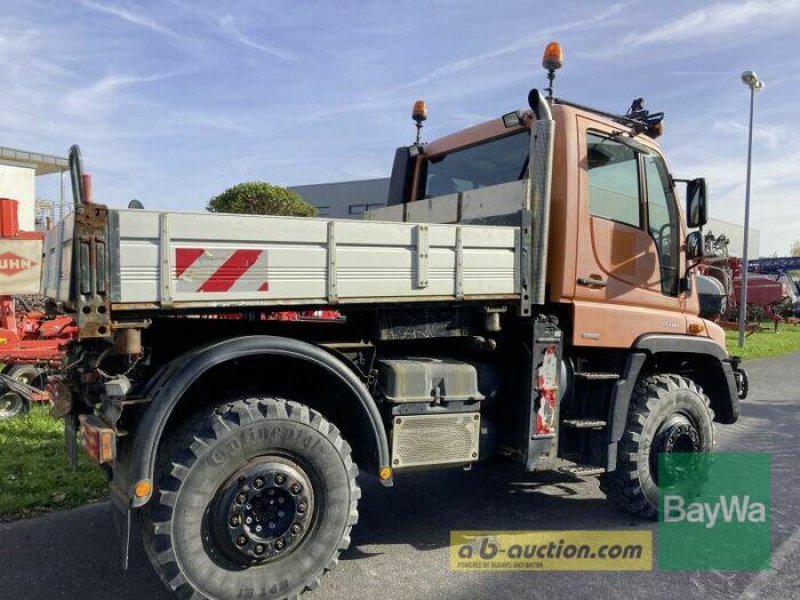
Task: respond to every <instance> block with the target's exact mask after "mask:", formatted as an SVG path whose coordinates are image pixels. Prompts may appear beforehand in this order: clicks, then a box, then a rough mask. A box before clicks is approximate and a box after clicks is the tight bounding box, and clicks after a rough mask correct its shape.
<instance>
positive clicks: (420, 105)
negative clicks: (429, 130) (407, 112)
mask: <svg viewBox="0 0 800 600" xmlns="http://www.w3.org/2000/svg"><path fill="white" fill-rule="evenodd" d="M411 118H412V119H414V120H415V121H417V122H418V123H419V122H421V121H424V120H425V119H427V118H428V107H427V106H425V101H424V100H417V101H416V102H414V108H413V109H412V110H411Z"/></svg>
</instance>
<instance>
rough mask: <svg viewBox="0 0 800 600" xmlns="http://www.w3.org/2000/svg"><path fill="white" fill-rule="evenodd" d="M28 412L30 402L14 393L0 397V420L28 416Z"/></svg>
mask: <svg viewBox="0 0 800 600" xmlns="http://www.w3.org/2000/svg"><path fill="white" fill-rule="evenodd" d="M30 410H31V404H30V402H28V400H27V399H25V398H23V397H22V396H20V395H19V394H17V393H16V392H6V393H5V394H3V395H1V396H0V419H13V418H14V417H19V416H20V415H26V414H28V413H29V412H30Z"/></svg>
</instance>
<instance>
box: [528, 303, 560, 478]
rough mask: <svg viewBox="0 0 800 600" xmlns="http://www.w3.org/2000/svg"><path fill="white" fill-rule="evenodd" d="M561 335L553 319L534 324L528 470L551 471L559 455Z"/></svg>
mask: <svg viewBox="0 0 800 600" xmlns="http://www.w3.org/2000/svg"><path fill="white" fill-rule="evenodd" d="M563 344H564V342H563V335H562V332H561V330H560V329H559V328H558V320H557V319H556V318H555V317H546V316H539V317H537V318H536V320H535V321H534V323H533V340H532V344H531V386H530V400H529V406H528V415H529V420H528V451H527V456H526V459H525V466H526V468H527V470H528V471H542V470H548V469H552V468H554V466H555V461H556V458H557V455H558V414H559V401H560V400H561V391H562V390H560V389H559V388H560V381H561V352H562V349H563Z"/></svg>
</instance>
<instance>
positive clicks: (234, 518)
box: [231, 515, 242, 527]
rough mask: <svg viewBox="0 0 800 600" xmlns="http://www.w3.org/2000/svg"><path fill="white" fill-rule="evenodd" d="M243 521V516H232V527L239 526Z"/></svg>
mask: <svg viewBox="0 0 800 600" xmlns="http://www.w3.org/2000/svg"><path fill="white" fill-rule="evenodd" d="M241 523H242V518H241V517H240V516H239V515H233V516H232V517H231V527H238V526H239V525H240V524H241Z"/></svg>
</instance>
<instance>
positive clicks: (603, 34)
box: [0, 0, 800, 254]
mask: <svg viewBox="0 0 800 600" xmlns="http://www.w3.org/2000/svg"><path fill="white" fill-rule="evenodd" d="M0 4H2V5H5V6H4V7H3V10H2V11H1V12H0V84H1V88H0V89H2V93H0V134H1V135H0V145H4V146H12V147H20V148H24V149H29V150H34V151H40V152H47V153H53V154H64V153H65V152H66V149H67V148H68V146H69V145H70V144H72V143H79V144H80V145H81V148H82V149H83V153H84V160H85V162H86V166H87V170H88V171H90V172H92V174H93V175H94V187H95V196H96V200H97V201H100V202H105V203H107V204H110V205H112V206H123V205H125V204H127V202H128V200H130V199H131V198H133V197H137V198H140V199H141V200H142V201H143V202H144V203H145V205H146V206H147V207H148V208H164V209H184V210H201V209H202V208H203V206H204V205H205V202H206V201H207V200H208V198H209V197H211V196H213V195H214V194H216V193H218V192H220V191H222V190H223V189H225V188H226V187H228V186H229V185H232V184H235V183H238V182H240V181H244V180H251V179H263V180H267V181H270V182H273V183H278V184H282V185H292V184H303V183H318V182H326V181H336V180H347V179H360V178H367V177H380V176H384V175H387V174H388V172H389V170H390V168H391V160H392V157H393V151H394V148H395V147H397V146H399V145H404V144H407V143H409V142H410V141H412V139H413V126H412V123H411V120H410V118H409V113H410V107H411V104H412V103H413V101H414V100H416V99H417V98H424V99H426V100H427V102H428V111H429V119H428V121H427V123H426V127H425V130H424V134H425V138H426V139H433V138H436V137H439V136H441V135H444V134H447V133H450V132H452V131H454V130H456V129H459V128H462V127H465V126H469V125H472V124H475V123H478V122H481V121H483V120H486V119H490V118H493V117H496V116H499V115H501V114H503V113H505V112H508V111H510V110H514V109H516V108H521V107H524V106H525V98H526V95H527V91H528V89H529V88H530V87H532V86H537V87H542V84H543V72H542V70H541V68H540V66H539V65H540V60H541V51H542V49H543V46H544V44H545V43H546V42H547V41H550V40H551V39H557V40H559V41H560V42H561V43H562V44H563V46H564V49H565V66H564V68H563V69H562V70H561V71H560V72H559V77H558V81H557V94H558V95H559V96H562V97H566V98H570V99H573V100H575V101H578V102H583V103H586V104H591V105H595V106H597V107H601V108H605V109H608V110H614V111H620V112H621V111H624V110H625V109H626V108H627V106H628V105H629V103H630V101H631V99H632V98H634V97H636V96H644V97H645V98H646V99H647V101H648V107H649V108H651V109H653V110H664V111H665V112H666V113H667V120H666V133H665V136H664V138H662V144H663V146H664V147H665V149H666V151H667V156H668V159H669V162H670V167H671V170H672V172H673V174H674V175H675V176H676V177H694V176H700V175H705V176H707V177H708V178H709V180H710V183H711V187H712V194H713V196H712V205H711V209H712V213H713V215H714V216H715V217H717V218H720V219H723V220H728V221H733V222H741V221H742V219H743V217H742V213H743V205H744V200H743V198H744V179H745V150H746V140H747V130H746V125H747V107H748V91H747V89H746V88H745V87H744V86H743V85H742V84H741V82H740V81H739V75H740V73H741V72H742V71H743V70H745V69H750V68H751V69H754V70H756V71H757V72H758V74H759V76H760V77H761V78H763V79H764V80H765V81H766V83H767V85H766V89H765V91H764V92H763V93H762V94H760V95H759V96H758V97H757V109H756V133H755V142H754V167H753V168H754V171H753V209H752V223H753V226H754V227H756V228H758V229H760V230H761V232H762V235H761V251H762V254H768V253H772V252H778V253H779V254H786V253H787V252H788V250H789V246H790V244H791V242H792V241H793V240H795V239H798V238H800V195H798V193H797V190H798V188H800V142H798V139H800V136H798V134H797V133H795V132H794V131H792V130H791V129H790V128H789V127H788V126H787V125H788V123H789V120H790V118H791V117H794V115H795V111H796V110H797V109H798V108H800V102H798V98H800V38H798V36H797V32H798V28H799V27H800V0H772V1H768V2H755V1H745V2H741V1H731V2H714V3H710V2H686V1H680V0H678V1H671V2H668V3H667V2H658V1H654V0H648V1H636V0H622V1H621V2H618V3H614V2H613V1H612V2H578V1H570V2H536V1H531V0H528V1H525V2H516V1H506V0H504V1H500V2H486V1H484V0H477V1H472V0H453V1H451V0H441V1H435V0H429V1H427V2H378V1H375V2H367V1H363V2H356V1H347V0H341V1H336V2H333V1H331V2H314V1H302V2H270V1H267V0H253V1H250V0H238V1H237V2H225V1H223V0H217V1H211V2H209V1H205V0H164V1H150V0H147V1H145V0H142V1H137V2H112V1H111V0H63V1H42V0H26V1H25V2H14V1H12V0H1V1H0ZM52 179H53V178H51V180H52ZM41 183H42V184H43V185H41V186H40V191H41V192H42V195H44V196H49V197H51V198H52V197H54V196H55V195H56V194H57V192H56V189H57V186H56V185H55V183H54V182H53V181H50V182H45V181H42V182H41Z"/></svg>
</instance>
